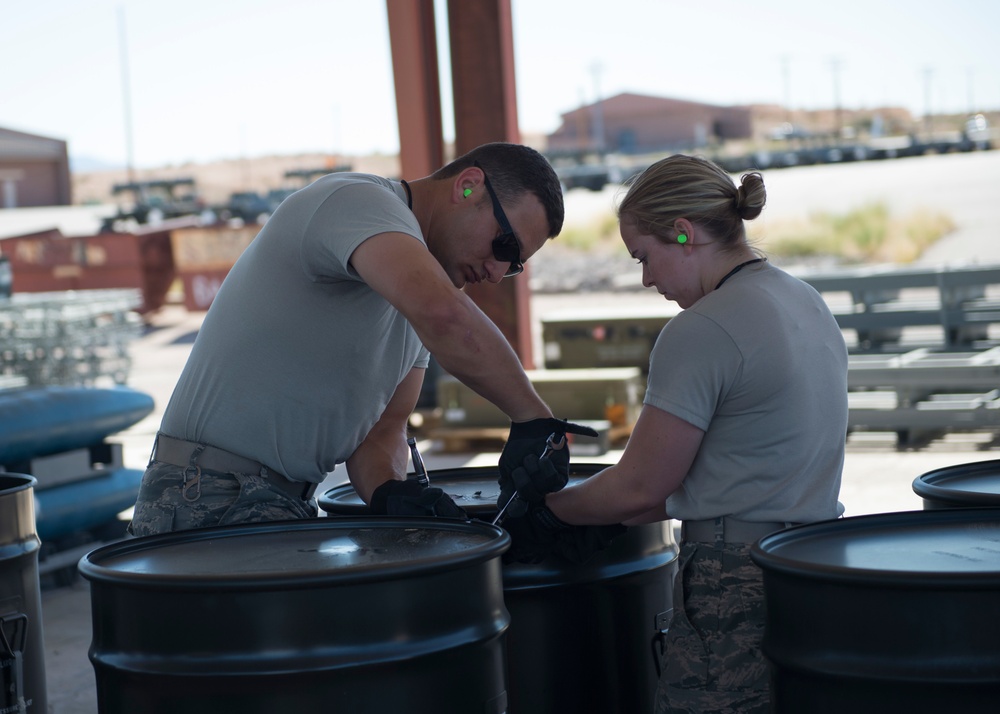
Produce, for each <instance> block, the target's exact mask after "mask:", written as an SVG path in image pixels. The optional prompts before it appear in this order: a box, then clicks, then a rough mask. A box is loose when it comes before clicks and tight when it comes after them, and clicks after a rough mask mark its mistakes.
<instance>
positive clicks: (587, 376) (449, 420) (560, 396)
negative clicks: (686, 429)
mask: <svg viewBox="0 0 1000 714" xmlns="http://www.w3.org/2000/svg"><path fill="white" fill-rule="evenodd" d="M527 374H528V379H530V380H531V383H532V385H534V387H535V390H536V391H537V392H538V395H539V396H540V397H541V398H542V399H543V400H544V401H545V403H546V404H548V405H549V407H550V408H551V409H552V413H553V414H554V415H555V416H556V417H558V418H560V419H569V420H570V421H581V420H583V421H587V420H590V421H599V420H607V421H610V422H611V426H622V425H626V424H629V425H630V424H633V423H635V420H636V419H637V418H638V417H639V410H640V409H641V408H642V398H643V395H644V394H645V393H646V379H645V377H644V376H643V374H642V372H641V371H640V370H639V369H638V368H636V367H617V368H607V369H548V370H529V371H528V373H527ZM437 398H438V407H439V408H440V409H441V415H442V426H466V427H494V426H507V425H509V424H510V420H509V419H508V418H507V416H506V415H505V414H504V413H503V412H502V411H500V410H499V409H498V408H497V407H495V406H494V405H493V404H492V403H491V402H489V401H487V400H486V399H484V398H483V397H481V396H479V395H478V394H476V393H475V392H474V391H472V390H471V389H470V388H469V387H466V386H465V385H464V384H462V383H461V382H459V381H458V380H457V379H455V378H454V377H452V376H451V375H444V376H442V377H441V378H439V379H438V382H437Z"/></svg>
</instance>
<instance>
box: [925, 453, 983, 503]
mask: <svg viewBox="0 0 1000 714" xmlns="http://www.w3.org/2000/svg"><path fill="white" fill-rule="evenodd" d="M913 492H914V493H916V494H917V495H918V496H920V497H921V498H922V499H923V501H924V510H925V511H929V510H934V509H937V508H992V507H997V506H1000V460H997V459H994V460H992V461H979V462H975V463H971V464H959V465H957V466H947V467H945V468H941V469H935V470H933V471H928V472H927V473H925V474H922V475H920V476H918V477H917V478H915V479H914V480H913Z"/></svg>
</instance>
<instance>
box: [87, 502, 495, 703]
mask: <svg viewBox="0 0 1000 714" xmlns="http://www.w3.org/2000/svg"><path fill="white" fill-rule="evenodd" d="M509 543H510V539H509V537H508V536H507V534H506V533H505V532H503V531H502V530H501V529H499V528H496V527H493V526H490V525H486V524H482V523H466V522H463V521H452V520H444V519H435V520H433V521H432V520H429V519H384V518H382V519H375V518H344V519H331V518H321V519H312V520H305V521H291V522H278V523H268V524H249V525H241V526H225V527H219V528H204V529H198V530H191V531H184V532H181V533H176V534H169V535H161V536H151V537H148V538H137V539H133V540H126V541H122V542H120V543H118V544H114V545H110V546H105V547H103V548H99V549H97V550H95V551H93V552H91V553H90V554H88V555H87V556H85V557H84V558H83V560H82V561H81V562H80V571H81V573H82V574H83V575H84V577H86V578H87V579H88V580H89V581H90V582H91V603H92V613H93V627H94V638H93V644H92V646H91V649H90V659H91V661H92V663H93V665H94V670H95V674H96V680H97V697H98V708H99V711H100V712H101V713H102V714H110V713H112V712H115V713H117V712H122V713H124V712H129V713H131V714H134V713H135V712H143V714H156V713H158V712H184V713H185V714H187V713H189V712H190V713H194V714H197V713H201V712H204V713H205V714H208V713H209V712H212V713H213V714H214V713H217V712H221V711H227V712H229V711H232V712H241V713H253V712H260V713H261V714H263V713H264V712H267V714H274V713H275V712H322V711H343V712H351V713H352V714H359V713H362V712H364V713H367V714H385V712H417V713H420V714H438V713H440V712H451V713H453V714H468V713H469V712H486V713H488V714H502V713H503V712H506V711H507V695H506V691H505V683H506V678H505V671H504V666H505V656H504V645H505V641H504V637H503V635H504V632H505V631H506V629H507V626H508V623H509V616H508V614H507V611H506V609H505V608H504V603H503V585H502V575H501V566H500V556H501V554H502V553H503V552H504V551H505V550H506V549H507V547H508V546H509Z"/></svg>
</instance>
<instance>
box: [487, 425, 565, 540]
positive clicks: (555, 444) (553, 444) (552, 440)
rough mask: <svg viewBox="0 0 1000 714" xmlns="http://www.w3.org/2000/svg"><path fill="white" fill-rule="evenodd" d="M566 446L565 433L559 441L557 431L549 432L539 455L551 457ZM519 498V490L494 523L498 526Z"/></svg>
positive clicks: (501, 510)
mask: <svg viewBox="0 0 1000 714" xmlns="http://www.w3.org/2000/svg"><path fill="white" fill-rule="evenodd" d="M565 446H566V435H565V434H563V435H562V437H560V439H559V441H556V433H555V432H552V433H551V434H549V438H548V439H546V440H545V449H543V450H542V455H541V456H539V457H538V460H539V461H542V460H544V459H547V458H549V455H550V454H551V453H552V452H553V451H559V450H560V449H562V448H564V447H565ZM517 498H519V496H518V493H517V491H514V494H513V495H512V496H511V497H510V498H508V499H507V503H505V504H503V508H501V509H500V512H499V513H498V514H497V515H496V518H494V519H493V525H495V526H498V525H500V524H501V523H502V522H503V517H504V514H505V513H506V512H507V508H508V507H509V506H510V504H512V503H513V502H514V501H515V500H516V499H517Z"/></svg>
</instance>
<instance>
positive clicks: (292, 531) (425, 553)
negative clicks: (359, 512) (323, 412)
mask: <svg viewBox="0 0 1000 714" xmlns="http://www.w3.org/2000/svg"><path fill="white" fill-rule="evenodd" d="M508 544H509V536H507V535H506V533H504V532H503V531H501V530H500V529H499V528H496V527H494V526H490V525H488V524H484V523H470V522H465V521H452V520H446V519H433V520H431V519H426V518H406V519H386V518H342V519H339V518H338V519H326V518H322V519H315V520H306V521H288V522H277V523H267V524H247V525H239V526H223V527H218V528H202V529H196V530H191V531H183V532H180V533H172V534H167V535H161V536H151V537H147V538H137V539H134V540H129V541H123V542H121V543H118V544H114V545H111V546H106V547H103V548H99V549H97V550H95V551H93V552H91V553H89V554H88V555H87V556H85V557H84V559H83V560H82V561H81V563H80V570H81V572H82V573H83V574H84V575H85V576H86V577H88V578H90V579H111V580H116V581H122V580H124V581H130V582H147V581H155V582H156V583H161V584H162V583H165V582H177V583H181V582H184V581H190V582H197V583H198V584H199V585H200V586H202V587H203V586H205V585H206V584H207V583H214V584H215V585H219V584H221V583H242V584H246V583H252V582H257V583H259V582H286V581H287V582H294V583H296V584H305V583H307V582H309V581H314V580H317V579H318V580H325V581H329V580H332V579H335V580H336V581H337V582H338V583H340V582H344V581H348V580H369V579H381V578H397V577H401V576H405V575H406V574H407V573H408V572H411V571H420V572H421V573H427V572H430V571H431V570H434V569H436V568H455V567H458V566H459V565H460V564H463V563H466V564H468V563H472V562H474V561H480V560H488V559H490V558H494V557H498V556H499V555H501V554H502V553H503V551H504V550H506V548H507V545H508Z"/></svg>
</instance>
